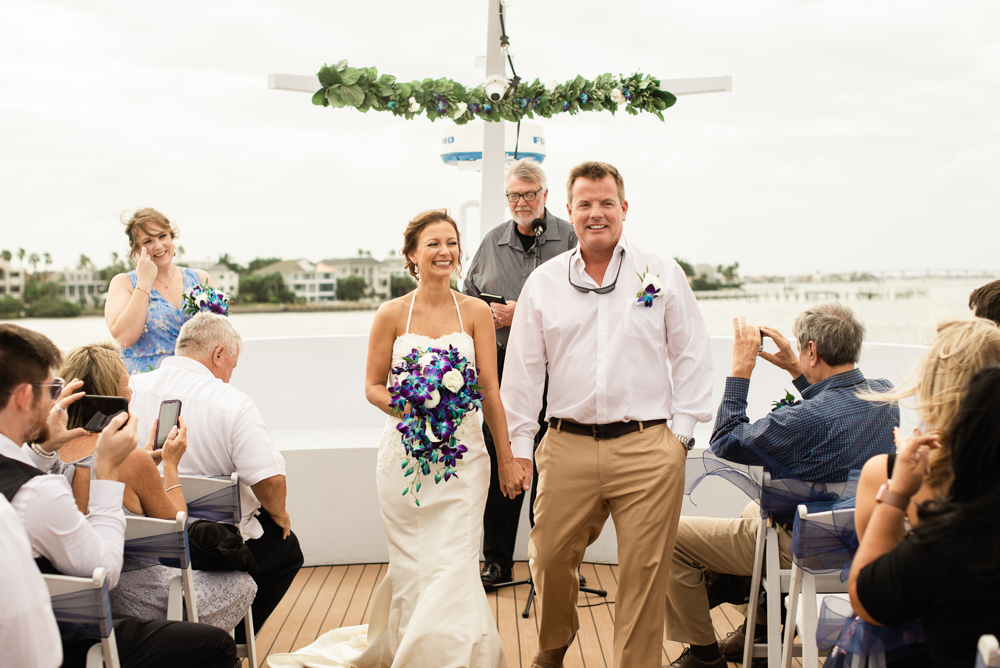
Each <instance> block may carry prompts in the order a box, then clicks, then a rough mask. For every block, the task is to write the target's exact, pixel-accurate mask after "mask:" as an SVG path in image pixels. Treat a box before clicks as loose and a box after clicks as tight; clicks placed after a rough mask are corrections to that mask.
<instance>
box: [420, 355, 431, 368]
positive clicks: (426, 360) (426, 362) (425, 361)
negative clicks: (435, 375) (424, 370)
mask: <svg viewBox="0 0 1000 668" xmlns="http://www.w3.org/2000/svg"><path fill="white" fill-rule="evenodd" d="M433 361H434V355H432V354H430V353H424V354H423V355H421V356H420V357H418V358H417V364H419V365H420V366H422V367H428V366H430V365H431V362H433Z"/></svg>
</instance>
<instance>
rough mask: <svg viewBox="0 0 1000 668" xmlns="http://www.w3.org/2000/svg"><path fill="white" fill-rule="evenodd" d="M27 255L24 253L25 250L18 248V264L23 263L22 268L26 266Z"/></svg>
mask: <svg viewBox="0 0 1000 668" xmlns="http://www.w3.org/2000/svg"><path fill="white" fill-rule="evenodd" d="M25 255H26V253H25V252H24V249H23V248H18V249H17V260H18V262H20V263H21V266H22V267H23V266H24V256H25Z"/></svg>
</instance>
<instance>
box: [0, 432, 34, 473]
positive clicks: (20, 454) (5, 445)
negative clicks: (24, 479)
mask: <svg viewBox="0 0 1000 668" xmlns="http://www.w3.org/2000/svg"><path fill="white" fill-rule="evenodd" d="M0 455H3V456H4V457H8V458H10V459H16V460H17V461H19V462H22V463H24V464H28V465H29V466H34V464H33V463H32V462H31V460H30V459H28V456H27V455H26V454H24V450H22V449H21V446H20V445H18V444H17V443H15V442H14V441H12V440H10V439H9V438H7V437H6V436H4V435H3V434H0Z"/></svg>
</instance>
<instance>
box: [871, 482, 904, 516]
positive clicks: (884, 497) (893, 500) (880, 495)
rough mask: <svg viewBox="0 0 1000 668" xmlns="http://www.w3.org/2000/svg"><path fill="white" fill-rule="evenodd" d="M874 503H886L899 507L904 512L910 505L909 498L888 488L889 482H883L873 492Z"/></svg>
mask: <svg viewBox="0 0 1000 668" xmlns="http://www.w3.org/2000/svg"><path fill="white" fill-rule="evenodd" d="M875 502H876V503H888V504H889V505H890V506H893V507H894V508H899V509H900V510H902V511H903V512H904V513H905V512H906V509H907V508H909V507H910V500H909V499H908V498H906V497H905V496H903V495H902V494H896V493H895V492H893V491H890V490H889V483H883V484H882V486H881V487H879V488H878V492H877V493H876V494H875Z"/></svg>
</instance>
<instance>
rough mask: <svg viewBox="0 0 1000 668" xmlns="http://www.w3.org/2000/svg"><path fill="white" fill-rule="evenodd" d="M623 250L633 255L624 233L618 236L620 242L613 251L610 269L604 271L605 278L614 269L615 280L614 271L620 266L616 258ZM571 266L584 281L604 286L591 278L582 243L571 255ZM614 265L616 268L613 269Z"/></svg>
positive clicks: (626, 253)
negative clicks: (582, 251) (582, 252)
mask: <svg viewBox="0 0 1000 668" xmlns="http://www.w3.org/2000/svg"><path fill="white" fill-rule="evenodd" d="M621 251H625V255H627V256H630V255H631V253H630V252H629V248H628V241H626V240H625V234H624V233H623V234H622V235H621V236H620V237H618V243H616V244H615V249H614V251H612V255H611V262H610V263H608V270H607V271H605V272H604V276H605V278H607V277H608V271H612V274H611V280H614V276H615V274H614V273H613V272H614V271H617V270H618V267H617V266H615V264H616V263H615V258H617V257H618V254H619V252H621ZM623 259H624V258H623ZM569 266H570V267H571V268H572V271H573V272H575V273H576V277H577V278H580V279H582V280H584V281H589V282H590V284H591V285H593V286H596V287H602V286H600V285H597V281H595V280H594V279H593V278H591V277H590V274H588V273H587V265H586V263H585V262H584V261H583V255H582V254H581V252H580V244H577V245H576V248H574V249H573V252H572V254H571V255H570V257H569ZM612 267H614V268H613V269H612Z"/></svg>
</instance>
